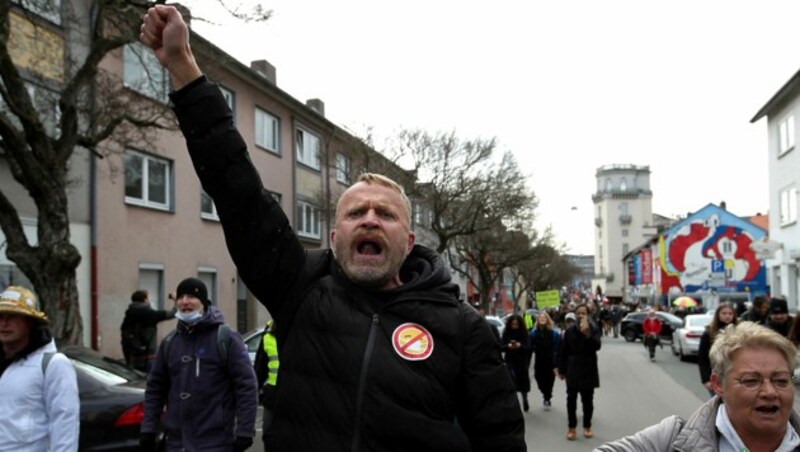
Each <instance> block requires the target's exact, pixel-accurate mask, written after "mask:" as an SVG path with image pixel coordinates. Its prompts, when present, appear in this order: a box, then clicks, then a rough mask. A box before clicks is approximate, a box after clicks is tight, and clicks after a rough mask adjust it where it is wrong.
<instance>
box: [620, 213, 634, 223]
mask: <svg viewBox="0 0 800 452" xmlns="http://www.w3.org/2000/svg"><path fill="white" fill-rule="evenodd" d="M632 219H633V218H632V217H631V216H630V215H620V216H619V222H620V223H622V224H631V220H632Z"/></svg>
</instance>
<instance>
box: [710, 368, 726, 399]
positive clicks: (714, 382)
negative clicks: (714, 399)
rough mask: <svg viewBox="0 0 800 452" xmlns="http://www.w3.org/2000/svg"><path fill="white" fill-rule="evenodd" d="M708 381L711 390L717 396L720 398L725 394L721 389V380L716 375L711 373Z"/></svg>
mask: <svg viewBox="0 0 800 452" xmlns="http://www.w3.org/2000/svg"><path fill="white" fill-rule="evenodd" d="M710 381H711V389H713V390H714V392H715V393H716V394H717V395H718V396H720V397H722V396H723V395H724V394H725V389H724V388H723V387H722V380H720V378H719V376H718V375H717V374H714V373H712V374H711V380H710Z"/></svg>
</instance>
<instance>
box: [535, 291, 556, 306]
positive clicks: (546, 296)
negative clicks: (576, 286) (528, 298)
mask: <svg viewBox="0 0 800 452" xmlns="http://www.w3.org/2000/svg"><path fill="white" fill-rule="evenodd" d="M559 306H561V298H560V297H559V295H558V291H557V290H544V291H542V292H536V307H537V308H539V309H542V308H557V307H559Z"/></svg>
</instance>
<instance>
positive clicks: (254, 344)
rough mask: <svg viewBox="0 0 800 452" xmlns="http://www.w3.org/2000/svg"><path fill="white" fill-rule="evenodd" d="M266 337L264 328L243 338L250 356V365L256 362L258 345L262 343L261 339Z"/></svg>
mask: <svg viewBox="0 0 800 452" xmlns="http://www.w3.org/2000/svg"><path fill="white" fill-rule="evenodd" d="M263 336H264V328H256V329H254V330H252V331H249V332H247V333H245V334H244V336H242V340H243V341H244V346H245V348H246V349H247V354H248V355H249V356H250V364H255V362H256V352H257V351H258V344H259V343H261V338H262V337H263Z"/></svg>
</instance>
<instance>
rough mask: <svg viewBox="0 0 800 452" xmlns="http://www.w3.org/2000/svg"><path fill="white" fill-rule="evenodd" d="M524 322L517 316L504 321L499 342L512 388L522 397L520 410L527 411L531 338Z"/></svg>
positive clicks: (528, 406)
mask: <svg viewBox="0 0 800 452" xmlns="http://www.w3.org/2000/svg"><path fill="white" fill-rule="evenodd" d="M529 334H530V333H529V332H528V328H527V327H526V326H525V322H524V320H523V319H522V317H521V316H519V315H516V314H514V315H511V316H509V317H508V320H506V327H505V329H503V337H502V339H501V340H500V345H501V346H502V349H503V352H505V353H504V356H503V357H504V359H505V361H506V366H508V371H509V373H511V379H512V380H513V381H514V388H515V389H516V390H517V392H519V393H520V395H521V396H522V409H523V410H524V411H528V410H529V409H530V405H529V404H528V393H529V392H530V391H531V378H530V374H529V373H528V367H529V366H530V359H531V338H530V336H529Z"/></svg>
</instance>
